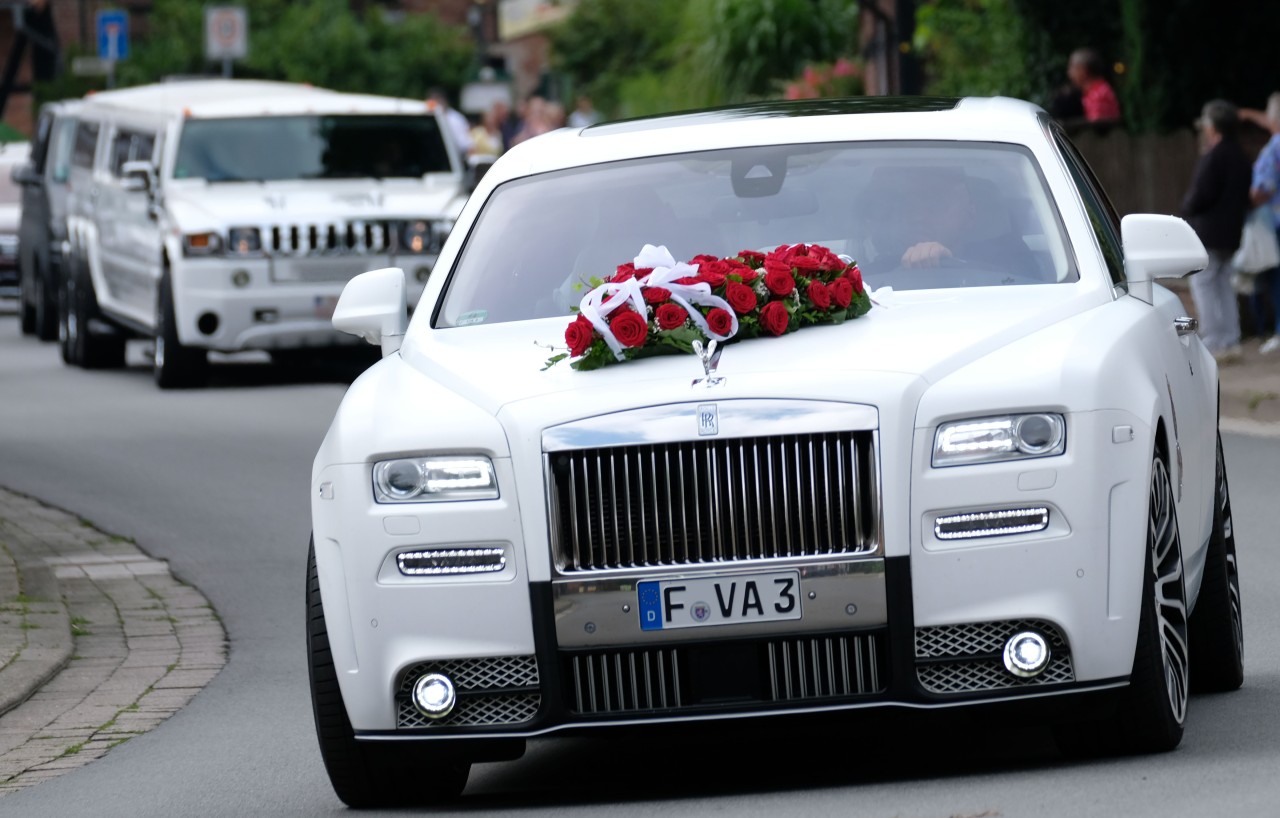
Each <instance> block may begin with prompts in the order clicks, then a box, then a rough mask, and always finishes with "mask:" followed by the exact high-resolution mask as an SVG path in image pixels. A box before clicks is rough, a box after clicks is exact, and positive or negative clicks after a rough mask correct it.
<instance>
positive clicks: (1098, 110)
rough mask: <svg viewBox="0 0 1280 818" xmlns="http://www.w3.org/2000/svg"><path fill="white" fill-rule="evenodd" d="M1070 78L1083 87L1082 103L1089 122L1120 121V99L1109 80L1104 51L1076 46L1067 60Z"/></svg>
mask: <svg viewBox="0 0 1280 818" xmlns="http://www.w3.org/2000/svg"><path fill="white" fill-rule="evenodd" d="M1067 79H1069V80H1071V84H1072V85H1074V86H1075V87H1076V88H1078V89H1080V105H1081V107H1082V108H1083V109H1084V118H1085V121H1087V122H1097V123H1104V122H1118V121H1119V120H1120V101H1119V100H1118V99H1117V98H1116V92H1115V89H1113V88H1112V87H1111V83H1109V82H1107V77H1106V69H1105V68H1104V67H1103V64H1102V55H1100V54H1099V53H1098V52H1097V51H1095V50H1093V49H1092V48H1077V49H1076V50H1075V51H1073V52H1071V57H1070V59H1069V60H1068V61H1067Z"/></svg>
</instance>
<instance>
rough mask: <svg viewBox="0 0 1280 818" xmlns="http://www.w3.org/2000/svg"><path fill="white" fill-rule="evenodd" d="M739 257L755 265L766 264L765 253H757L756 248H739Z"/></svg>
mask: <svg viewBox="0 0 1280 818" xmlns="http://www.w3.org/2000/svg"><path fill="white" fill-rule="evenodd" d="M738 258H740V259H742V260H743V261H744V262H745V263H747V264H750V265H751V266H753V267H759V266H760V265H761V264H764V253H757V252H756V251H755V250H739V251H738Z"/></svg>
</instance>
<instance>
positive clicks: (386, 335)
mask: <svg viewBox="0 0 1280 818" xmlns="http://www.w3.org/2000/svg"><path fill="white" fill-rule="evenodd" d="M408 326H409V304H408V301H407V300H406V296H405V282H404V270H402V269H400V268H399V267H384V268H382V269H381V270H370V271H369V272H367V273H361V274H360V275H358V276H356V277H355V278H353V279H351V280H350V281H348V282H347V286H346V287H344V288H343V289H342V296H341V297H339V298H338V305H337V306H336V307H334V309H333V328H334V329H336V330H339V331H341V332H349V333H351V334H352V335H359V336H360V337H361V338H363V339H365V340H366V341H368V342H369V343H371V344H381V345H382V354H383V356H384V357H385V356H387V355H390V354H391V353H393V352H396V351H398V350H399V349H400V342H401V341H402V340H404V332H405V329H406V328H408Z"/></svg>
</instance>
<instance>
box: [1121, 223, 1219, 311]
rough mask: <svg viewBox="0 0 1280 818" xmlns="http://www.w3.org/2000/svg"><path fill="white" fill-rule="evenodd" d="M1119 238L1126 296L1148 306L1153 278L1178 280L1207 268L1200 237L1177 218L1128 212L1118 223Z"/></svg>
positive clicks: (1151, 298)
mask: <svg viewBox="0 0 1280 818" xmlns="http://www.w3.org/2000/svg"><path fill="white" fill-rule="evenodd" d="M1120 238H1121V241H1122V242H1123V243H1124V269H1125V277H1126V278H1127V279H1128V281H1129V294H1130V295H1132V296H1134V297H1136V298H1140V299H1142V300H1143V301H1145V302H1147V303H1148V304H1150V303H1152V300H1153V295H1152V292H1151V284H1152V282H1153V281H1155V280H1156V279H1158V278H1182V277H1183V276H1185V275H1188V274H1190V273H1196V272H1199V271H1201V270H1203V269H1204V268H1205V267H1207V266H1208V265H1209V254H1208V253H1207V252H1205V249H1204V244H1202V243H1201V242H1200V237H1199V236H1197V235H1196V231H1195V230H1192V229H1191V225H1189V224H1187V223H1186V222H1185V221H1183V220H1182V219H1180V218H1178V217H1177V216H1159V215H1155V214H1152V213H1131V214H1129V215H1128V216H1125V217H1124V218H1123V219H1121V220H1120Z"/></svg>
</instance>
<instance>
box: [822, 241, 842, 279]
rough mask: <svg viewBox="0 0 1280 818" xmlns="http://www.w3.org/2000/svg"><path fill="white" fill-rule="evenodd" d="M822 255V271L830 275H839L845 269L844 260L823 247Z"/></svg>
mask: <svg viewBox="0 0 1280 818" xmlns="http://www.w3.org/2000/svg"><path fill="white" fill-rule="evenodd" d="M821 249H822V254H821V255H819V256H818V257H819V258H820V259H821V260H822V269H823V270H824V271H826V272H828V273H838V272H840V271H841V270H843V269H844V259H842V258H840V257H839V256H837V255H836V254H835V253H833V252H831V251H830V250H828V249H827V248H825V247H823V248H821Z"/></svg>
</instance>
